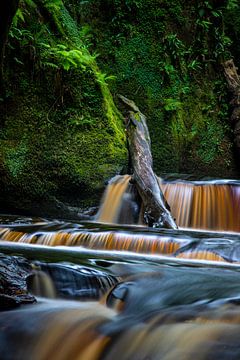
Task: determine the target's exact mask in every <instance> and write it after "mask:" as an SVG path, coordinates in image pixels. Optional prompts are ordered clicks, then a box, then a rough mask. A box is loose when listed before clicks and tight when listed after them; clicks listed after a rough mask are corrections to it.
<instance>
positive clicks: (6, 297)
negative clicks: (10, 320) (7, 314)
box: [0, 253, 36, 310]
mask: <svg viewBox="0 0 240 360" xmlns="http://www.w3.org/2000/svg"><path fill="white" fill-rule="evenodd" d="M31 273H32V269H31V265H30V264H29V263H28V262H27V260H25V259H24V258H18V257H15V256H6V255H3V254H1V253H0V310H6V309H11V308H13V307H16V306H18V305H20V304H26V303H33V302H35V301H36V300H35V298H34V296H32V295H30V294H29V293H28V290H27V278H28V277H29V276H31Z"/></svg>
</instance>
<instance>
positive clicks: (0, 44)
mask: <svg viewBox="0 0 240 360" xmlns="http://www.w3.org/2000/svg"><path fill="white" fill-rule="evenodd" d="M18 4H19V0H1V1H0V97H4V96H5V86H4V69H3V66H4V65H3V64H4V55H5V46H6V43H7V39H8V33H9V29H10V26H11V24H12V19H13V17H14V15H15V13H16V11H17V8H18Z"/></svg>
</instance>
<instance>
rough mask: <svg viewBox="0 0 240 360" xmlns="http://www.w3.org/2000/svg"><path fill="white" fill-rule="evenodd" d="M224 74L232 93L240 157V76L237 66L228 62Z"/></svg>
mask: <svg viewBox="0 0 240 360" xmlns="http://www.w3.org/2000/svg"><path fill="white" fill-rule="evenodd" d="M223 67H224V74H225V77H226V80H227V83H228V88H229V90H230V92H231V93H232V100H231V102H230V104H231V106H232V114H231V118H230V120H231V123H232V127H233V132H234V143H235V146H236V148H237V151H238V155H240V76H239V75H238V68H237V67H236V66H235V64H234V61H233V60H232V59H231V60H228V61H225V62H224V63H223Z"/></svg>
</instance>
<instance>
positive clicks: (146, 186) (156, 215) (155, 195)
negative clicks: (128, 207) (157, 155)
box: [119, 95, 177, 229]
mask: <svg viewBox="0 0 240 360" xmlns="http://www.w3.org/2000/svg"><path fill="white" fill-rule="evenodd" d="M119 98H120V99H121V100H122V102H123V103H124V104H125V105H126V106H127V108H128V110H129V113H128V117H127V120H126V131H127V138H128V143H129V152H130V156H131V164H132V168H133V181H134V182H135V183H136V187H137V190H138V192H139V195H140V196H141V198H142V201H143V205H144V221H145V222H146V224H147V225H148V226H151V227H165V228H169V229H176V228H177V225H176V223H175V221H174V220H173V217H172V215H171V213H170V211H169V210H168V209H167V207H166V200H165V199H164V196H163V193H162V191H161V189H160V187H159V183H158V180H157V177H156V175H155V174H154V172H153V168H152V167H153V160H152V154H151V142H150V136H149V132H148V127H147V124H146V117H145V116H144V115H143V114H142V113H141V111H140V110H139V108H138V107H137V106H136V105H135V103H134V102H133V101H131V100H129V99H127V98H126V97H124V96H122V95H119Z"/></svg>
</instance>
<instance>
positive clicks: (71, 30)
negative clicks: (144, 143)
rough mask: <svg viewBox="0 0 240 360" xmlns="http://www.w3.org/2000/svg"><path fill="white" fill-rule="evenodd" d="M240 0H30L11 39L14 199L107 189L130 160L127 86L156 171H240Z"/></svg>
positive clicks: (27, 202)
mask: <svg viewBox="0 0 240 360" xmlns="http://www.w3.org/2000/svg"><path fill="white" fill-rule="evenodd" d="M239 16H240V10H239V5H238V2H237V1H233V0H232V1H225V2H224V1H222V2H219V1H218V2H217V1H198V2H196V1H177V0H174V1H171V2H169V1H165V0H164V1H163V0H154V1H152V0H151V1H150V0H95V1H92V0H90V1H87V2H86V1H76V0H72V1H70V0H65V1H63V2H62V1H60V0H54V1H53V0H52V1H50V0H42V1H41V0H37V1H33V0H21V2H20V6H19V10H18V11H17V13H16V15H15V17H14V20H13V23H12V27H11V29H10V33H9V37H8V43H7V47H6V57H5V67H4V76H5V82H6V97H5V98H3V99H1V104H0V111H1V133H0V173H1V180H0V182H1V184H0V185H1V199H2V202H4V203H5V204H7V203H8V204H10V205H11V204H13V206H15V207H18V208H19V206H20V204H22V207H23V208H27V207H28V206H29V207H31V204H32V203H33V202H36V201H39V200H40V199H50V198H52V197H55V198H57V199H59V200H62V201H64V202H67V203H69V204H73V205H79V204H82V201H83V200H86V199H89V198H91V199H92V202H94V199H95V200H96V199H97V198H98V197H99V194H100V192H101V191H102V188H103V186H104V182H105V181H106V180H107V179H108V178H110V177H111V176H112V175H114V174H116V173H119V172H121V171H125V170H126V166H127V145H126V139H125V132H124V128H123V118H122V115H121V113H120V112H119V110H118V106H119V104H118V101H117V96H116V95H117V94H118V93H121V94H123V95H125V96H127V97H129V98H130V99H133V100H134V101H135V102H136V104H137V105H138V106H139V107H140V108H141V111H142V112H143V113H145V114H146V116H147V119H148V126H149V130H150V134H151V140H152V151H153V158H154V166H155V170H156V172H157V173H163V172H184V173H195V174H196V175H205V176H227V177H230V176H235V177H236V176H238V172H237V170H236V163H235V158H234V149H233V140H232V130H231V124H230V122H229V117H230V111H231V109H229V105H228V104H229V99H228V94H227V88H226V83H225V79H224V75H223V69H222V65H221V63H222V62H223V61H224V60H225V59H228V58H230V57H232V56H235V58H236V59H237V56H239V48H238V46H235V42H236V39H237V38H238V33H239V27H238V19H239Z"/></svg>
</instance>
